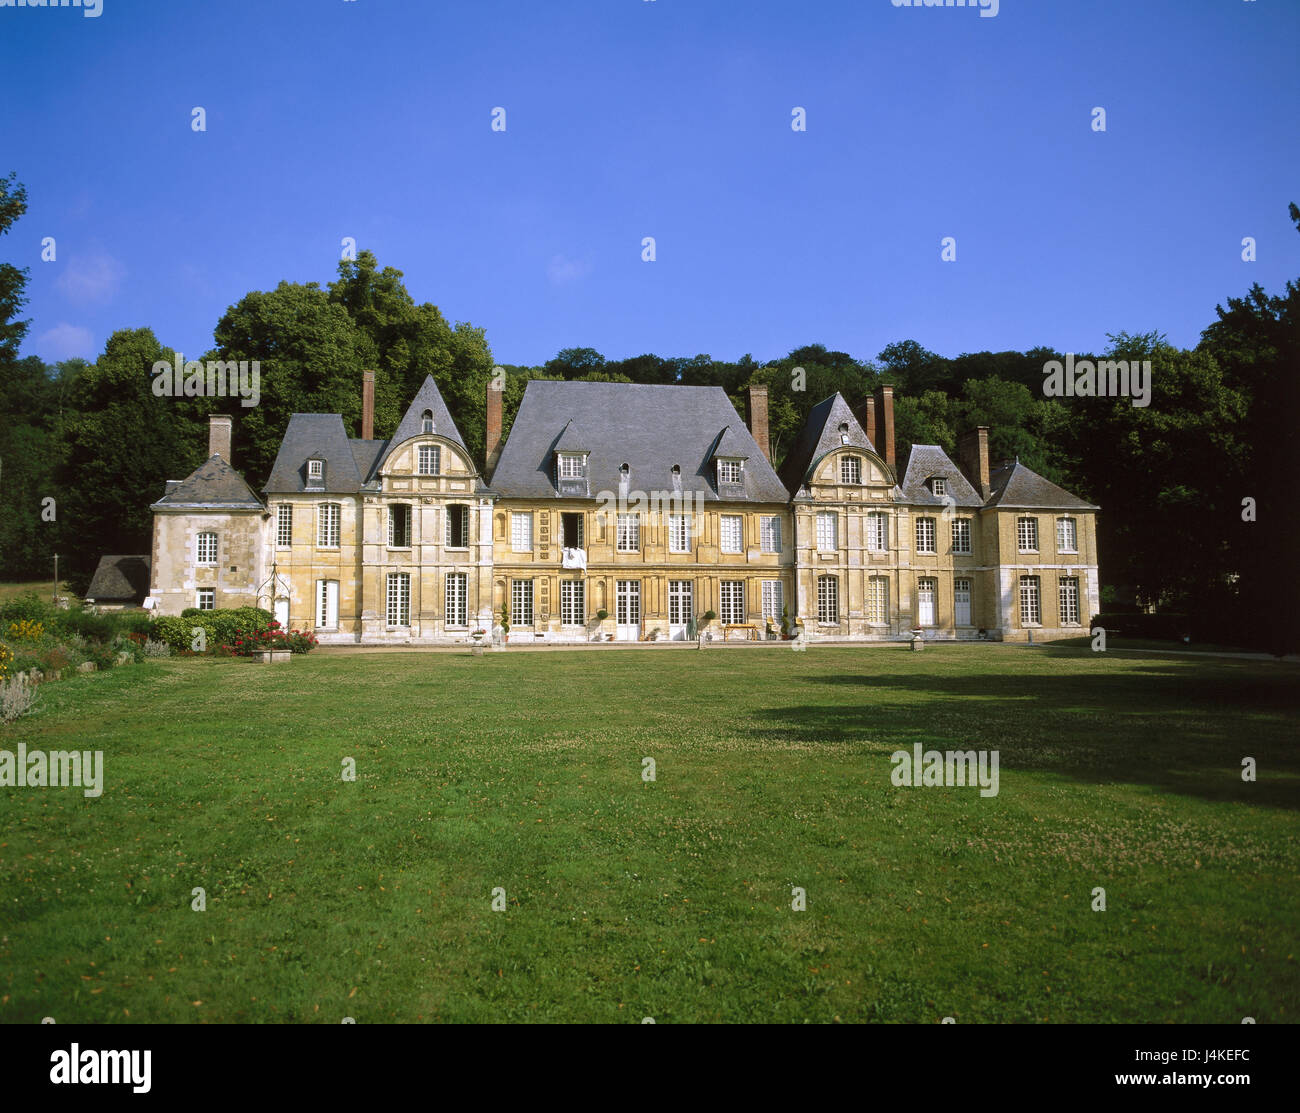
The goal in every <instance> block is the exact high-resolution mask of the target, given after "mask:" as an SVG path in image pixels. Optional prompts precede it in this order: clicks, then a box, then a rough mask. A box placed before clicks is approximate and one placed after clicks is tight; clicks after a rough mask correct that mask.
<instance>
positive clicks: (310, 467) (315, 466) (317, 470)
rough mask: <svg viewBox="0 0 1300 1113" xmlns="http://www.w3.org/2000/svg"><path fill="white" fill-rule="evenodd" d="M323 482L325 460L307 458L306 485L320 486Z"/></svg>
mask: <svg viewBox="0 0 1300 1113" xmlns="http://www.w3.org/2000/svg"><path fill="white" fill-rule="evenodd" d="M324 484H325V461H324V460H308V461H307V485H308V486H309V487H321V486H324Z"/></svg>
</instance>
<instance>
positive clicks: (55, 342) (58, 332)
mask: <svg viewBox="0 0 1300 1113" xmlns="http://www.w3.org/2000/svg"><path fill="white" fill-rule="evenodd" d="M36 354H37V355H38V356H40V357H41V359H43V360H45V362H46V363H58V362H60V361H61V360H65V359H75V358H76V357H78V356H80V357H81V358H82V359H94V358H95V355H96V352H95V338H94V336H92V335H91V332H90V329H88V328H82V327H81V326H80V325H70V324H68V323H67V322H66V321H60V322H59V323H58V324H57V325H55V326H54V327H53V328H52V329H48V330H47V331H45V332H43V333H41V334H40V336H38V337H37V338H36Z"/></svg>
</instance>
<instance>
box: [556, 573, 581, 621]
mask: <svg viewBox="0 0 1300 1113" xmlns="http://www.w3.org/2000/svg"><path fill="white" fill-rule="evenodd" d="M585 586H586V585H585V584H584V583H583V582H582V581H581V580H561V581H560V625H561V626H581V625H582V624H583V623H584V622H586V621H587V607H586V598H585V596H586V592H585V591H584V590H583V589H584V588H585Z"/></svg>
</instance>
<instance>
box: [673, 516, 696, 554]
mask: <svg viewBox="0 0 1300 1113" xmlns="http://www.w3.org/2000/svg"><path fill="white" fill-rule="evenodd" d="M668 551H669V552H670V553H689V552H690V551H691V516H690V515H689V514H669V515H668Z"/></svg>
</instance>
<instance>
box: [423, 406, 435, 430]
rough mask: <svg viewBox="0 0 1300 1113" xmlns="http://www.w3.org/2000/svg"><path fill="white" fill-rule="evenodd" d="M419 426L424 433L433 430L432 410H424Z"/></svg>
mask: <svg viewBox="0 0 1300 1113" xmlns="http://www.w3.org/2000/svg"><path fill="white" fill-rule="evenodd" d="M420 428H421V429H422V430H423V431H424V432H426V433H432V432H433V411H432V410H425V411H424V414H423V416H422V417H421V418H420Z"/></svg>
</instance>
